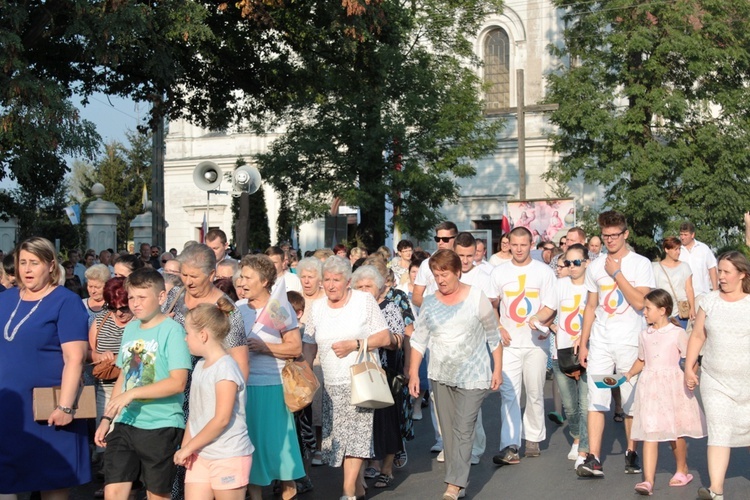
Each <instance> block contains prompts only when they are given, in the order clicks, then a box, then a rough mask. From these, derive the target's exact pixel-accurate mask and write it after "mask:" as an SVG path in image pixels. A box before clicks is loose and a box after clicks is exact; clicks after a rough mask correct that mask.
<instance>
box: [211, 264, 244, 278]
mask: <svg viewBox="0 0 750 500" xmlns="http://www.w3.org/2000/svg"><path fill="white" fill-rule="evenodd" d="M239 269H240V265H239V263H238V262H237V261H236V260H234V259H224V260H222V261H221V262H219V263H218V264H216V274H215V275H214V279H215V280H217V279H220V278H229V279H231V280H232V283H234V275H235V273H237V271H239Z"/></svg>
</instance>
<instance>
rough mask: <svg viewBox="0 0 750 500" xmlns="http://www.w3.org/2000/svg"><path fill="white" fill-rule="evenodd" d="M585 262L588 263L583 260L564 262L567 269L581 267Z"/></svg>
mask: <svg viewBox="0 0 750 500" xmlns="http://www.w3.org/2000/svg"><path fill="white" fill-rule="evenodd" d="M584 262H586V261H585V260H582V259H576V260H565V261H563V264H564V265H565V267H571V266H573V267H581V264H583V263H584Z"/></svg>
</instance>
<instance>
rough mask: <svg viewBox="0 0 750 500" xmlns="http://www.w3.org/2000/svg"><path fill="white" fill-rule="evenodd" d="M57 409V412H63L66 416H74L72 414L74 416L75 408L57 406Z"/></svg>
mask: <svg viewBox="0 0 750 500" xmlns="http://www.w3.org/2000/svg"><path fill="white" fill-rule="evenodd" d="M55 409H56V410H60V411H61V412H63V413H66V414H68V415H72V414H73V408H70V407H68V406H60V405H57V406H56V407H55Z"/></svg>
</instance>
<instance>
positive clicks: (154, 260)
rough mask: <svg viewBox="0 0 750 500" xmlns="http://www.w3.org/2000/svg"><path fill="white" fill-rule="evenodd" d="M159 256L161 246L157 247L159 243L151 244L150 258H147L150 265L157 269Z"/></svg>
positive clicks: (159, 264)
mask: <svg viewBox="0 0 750 500" xmlns="http://www.w3.org/2000/svg"><path fill="white" fill-rule="evenodd" d="M160 256H161V248H159V245H151V259H149V263H150V264H151V267H153V268H154V269H156V270H157V271H158V270H159V269H161V262H160V261H159V257H160Z"/></svg>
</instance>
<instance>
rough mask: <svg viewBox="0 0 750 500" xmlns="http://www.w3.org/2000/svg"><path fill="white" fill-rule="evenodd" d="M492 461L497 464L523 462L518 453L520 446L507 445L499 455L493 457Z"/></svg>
mask: <svg viewBox="0 0 750 500" xmlns="http://www.w3.org/2000/svg"><path fill="white" fill-rule="evenodd" d="M492 463H494V464H495V465H516V464H520V463H521V457H520V455H519V454H518V448H516V447H515V446H507V447H506V448H503V449H502V450H501V451H500V454H499V455H495V456H494V457H492Z"/></svg>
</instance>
